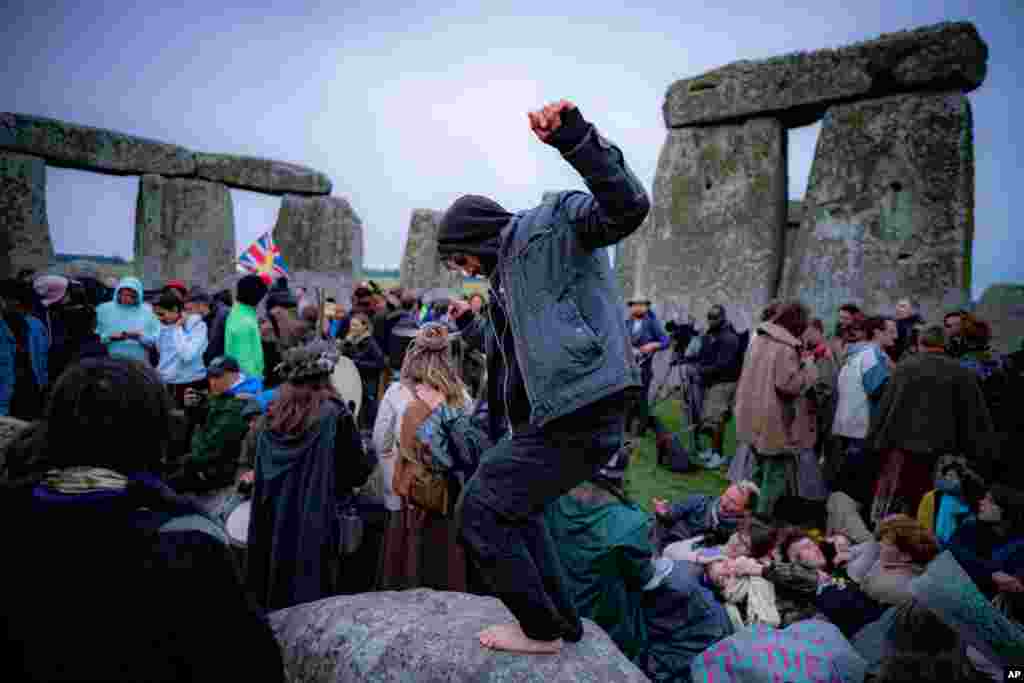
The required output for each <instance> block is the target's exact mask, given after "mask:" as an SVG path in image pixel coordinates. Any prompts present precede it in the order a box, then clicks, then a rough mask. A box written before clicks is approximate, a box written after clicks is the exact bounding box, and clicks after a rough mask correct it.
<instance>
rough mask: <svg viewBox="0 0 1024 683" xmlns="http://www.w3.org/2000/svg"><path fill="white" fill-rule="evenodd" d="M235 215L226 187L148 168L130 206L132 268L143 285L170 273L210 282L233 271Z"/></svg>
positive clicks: (157, 284)
mask: <svg viewBox="0 0 1024 683" xmlns="http://www.w3.org/2000/svg"><path fill="white" fill-rule="evenodd" d="M234 261H235V219H234V209H233V207H232V203H231V194H230V192H229V191H228V188H227V187H225V186H224V185H221V184H220V183H211V182H209V181H206V180H194V179H191V178H164V177H163V176H159V175H151V174H147V175H144V176H142V177H141V178H140V179H139V196H138V202H137V204H136V209H135V261H134V265H135V268H136V269H137V270H138V271H139V272H140V273H141V277H142V281H143V284H144V286H145V287H146V288H147V289H151V288H157V287H160V286H162V285H163V283H165V282H166V281H167V280H170V279H174V278H177V279H182V280H184V281H185V282H188V283H189V284H190V285H200V286H203V287H209V286H210V284H211V283H213V282H216V281H218V280H221V279H223V278H225V277H227V276H228V275H230V274H231V273H233V272H234V271H235V266H234Z"/></svg>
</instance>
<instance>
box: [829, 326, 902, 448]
mask: <svg viewBox="0 0 1024 683" xmlns="http://www.w3.org/2000/svg"><path fill="white" fill-rule="evenodd" d="M888 380H889V366H888V364H887V363H886V360H885V356H884V354H883V351H882V349H881V347H879V346H878V344H875V343H873V342H859V343H857V344H851V345H850V346H849V347H848V348H847V350H846V360H845V361H844V362H843V367H842V369H840V371H839V379H838V380H837V382H836V391H837V393H838V394H839V396H838V399H837V401H836V417H835V421H834V422H833V423H832V433H833V434H834V435H836V436H845V437H847V438H850V439H863V438H866V437H867V435H868V428H869V427H870V426H871V418H872V416H873V415H874V414H875V412H877V408H878V402H879V400H880V399H881V396H882V389H883V388H884V387H885V384H886V382H888Z"/></svg>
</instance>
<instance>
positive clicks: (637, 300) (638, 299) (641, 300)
mask: <svg viewBox="0 0 1024 683" xmlns="http://www.w3.org/2000/svg"><path fill="white" fill-rule="evenodd" d="M633 304H644V305H645V306H650V305H651V300H650V299H648V298H647V297H646V296H634V297H631V298H629V299H626V305H627V306H632V305H633Z"/></svg>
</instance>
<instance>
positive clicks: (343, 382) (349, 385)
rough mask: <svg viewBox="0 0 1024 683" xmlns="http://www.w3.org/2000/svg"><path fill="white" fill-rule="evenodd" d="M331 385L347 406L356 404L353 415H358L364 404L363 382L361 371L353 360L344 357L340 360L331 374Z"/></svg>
mask: <svg viewBox="0 0 1024 683" xmlns="http://www.w3.org/2000/svg"><path fill="white" fill-rule="evenodd" d="M331 384H332V385H333V386H334V389H335V391H337V392H338V395H339V396H341V399H342V400H343V401H344V402H345V405H346V406H347V405H349V403H350V402H352V403H355V404H356V408H355V410H354V411H352V414H353V416H355V415H358V414H359V407H360V406H361V405H362V402H363V380H362V379H361V378H360V377H359V369H358V368H357V367H356V364H355V363H353V362H352V359H351V358H348V357H347V356H342V357H341V358H339V359H338V364H337V365H335V366H334V372H333V373H332V374H331Z"/></svg>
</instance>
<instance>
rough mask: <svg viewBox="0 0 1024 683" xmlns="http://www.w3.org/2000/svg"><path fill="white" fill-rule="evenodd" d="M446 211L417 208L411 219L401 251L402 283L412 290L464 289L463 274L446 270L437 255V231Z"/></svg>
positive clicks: (400, 281)
mask: <svg viewBox="0 0 1024 683" xmlns="http://www.w3.org/2000/svg"><path fill="white" fill-rule="evenodd" d="M443 215H444V212H443V211H434V210H431V209H415V210H414V211H413V212H412V217H411V218H410V220H409V232H408V234H407V235H406V237H405V251H404V252H403V253H402V265H401V272H400V274H399V285H400V286H402V287H406V288H408V287H411V288H413V289H431V288H434V287H447V288H451V289H455V290H461V289H462V277H461V276H460V275H458V274H456V273H450V272H448V270H446V269H445V268H444V267H443V266H442V265H441V262H440V261H439V260H438V255H437V231H438V228H440V227H441V216H443Z"/></svg>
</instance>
